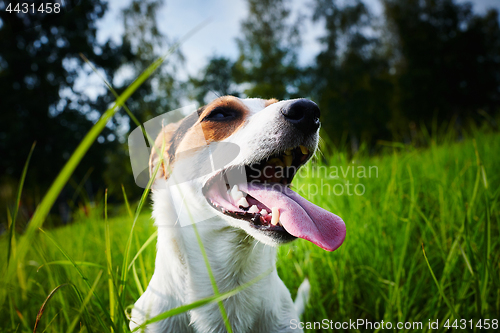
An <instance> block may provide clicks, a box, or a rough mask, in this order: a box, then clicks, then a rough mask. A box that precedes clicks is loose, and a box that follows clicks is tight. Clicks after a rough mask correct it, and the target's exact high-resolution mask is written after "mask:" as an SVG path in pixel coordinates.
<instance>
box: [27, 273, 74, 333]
mask: <svg viewBox="0 0 500 333" xmlns="http://www.w3.org/2000/svg"><path fill="white" fill-rule="evenodd" d="M67 285H69V283H63V284H60V285H58V286H57V287H55V288H54V289H53V290H52V291H51V292H50V294H49V295H48V296H47V298H46V299H45V301H44V302H43V304H42V306H41V307H40V310H38V314H37V315H36V320H35V326H34V327H33V333H36V329H37V327H38V324H39V323H40V320H41V319H42V315H43V312H44V311H45V306H46V305H47V303H48V302H49V300H50V299H51V298H52V296H54V294H55V293H56V292H57V291H58V290H59V289H60V288H62V287H65V286H67Z"/></svg>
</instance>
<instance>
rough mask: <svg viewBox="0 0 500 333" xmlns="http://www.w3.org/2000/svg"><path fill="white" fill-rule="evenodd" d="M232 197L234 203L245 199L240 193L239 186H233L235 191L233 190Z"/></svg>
mask: <svg viewBox="0 0 500 333" xmlns="http://www.w3.org/2000/svg"><path fill="white" fill-rule="evenodd" d="M231 197H232V198H233V200H234V201H238V200H240V199H241V198H243V197H244V195H243V192H241V191H240V189H239V188H238V185H234V186H233V189H232V190H231Z"/></svg>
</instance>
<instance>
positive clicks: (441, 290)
mask: <svg viewBox="0 0 500 333" xmlns="http://www.w3.org/2000/svg"><path fill="white" fill-rule="evenodd" d="M422 252H423V253H424V258H425V262H426V263H427V267H429V271H430V272H431V275H432V278H433V279H434V282H435V283H436V286H437V288H438V290H439V294H440V295H441V297H442V298H443V300H444V302H445V303H446V305H447V306H448V308H449V309H450V311H451V313H452V314H453V316H455V319H460V317H459V316H458V314H457V312H456V311H455V308H454V307H453V306H452V305H451V303H450V301H449V300H448V298H447V297H446V295H445V294H444V291H443V288H441V285H440V284H439V282H438V280H437V279H436V275H434V271H433V270H432V267H431V264H430V263H429V260H428V259H427V255H426V254H425V249H424V244H422Z"/></svg>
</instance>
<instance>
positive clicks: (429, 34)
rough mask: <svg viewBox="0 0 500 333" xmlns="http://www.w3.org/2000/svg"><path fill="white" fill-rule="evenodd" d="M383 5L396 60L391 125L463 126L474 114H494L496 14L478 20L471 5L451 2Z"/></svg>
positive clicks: (499, 44)
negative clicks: (455, 123) (454, 120)
mask: <svg viewBox="0 0 500 333" xmlns="http://www.w3.org/2000/svg"><path fill="white" fill-rule="evenodd" d="M384 5H385V13H386V14H385V15H386V18H387V21H388V24H389V26H390V28H391V29H392V31H393V33H394V37H395V39H396V40H398V52H399V54H400V57H401V59H400V61H398V63H397V64H396V65H395V68H396V69H397V74H396V75H395V79H396V84H397V86H398V92H399V95H398V96H397V104H396V110H397V113H398V115H399V117H397V118H396V119H395V122H396V123H395V125H399V126H401V125H400V124H397V122H398V121H400V120H401V118H403V120H410V121H414V122H426V123H429V122H430V121H431V120H432V119H433V118H437V120H438V121H443V120H449V119H451V118H452V117H458V120H459V121H461V122H464V121H465V120H466V119H467V118H470V117H477V111H478V110H483V112H484V111H485V112H487V113H489V114H494V113H497V112H498V111H499V110H498V105H500V104H499V103H500V90H499V86H500V75H499V73H500V57H499V56H498V55H499V54H500V25H499V17H498V12H497V11H495V10H490V11H488V12H487V13H486V14H485V15H484V16H478V15H476V14H474V13H473V11H472V5H471V4H470V3H461V4H457V3H456V2H455V1H453V0H437V1H436V0H424V1H420V0H409V1H395V0H385V1H384ZM395 130H396V131H397V130H400V128H395Z"/></svg>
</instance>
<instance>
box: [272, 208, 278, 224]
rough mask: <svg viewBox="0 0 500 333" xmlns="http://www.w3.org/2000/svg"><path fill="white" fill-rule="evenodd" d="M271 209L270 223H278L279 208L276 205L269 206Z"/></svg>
mask: <svg viewBox="0 0 500 333" xmlns="http://www.w3.org/2000/svg"><path fill="white" fill-rule="evenodd" d="M271 210H272V213H271V214H272V219H271V224H272V225H278V222H279V220H280V210H279V209H278V208H277V207H273V208H271Z"/></svg>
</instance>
